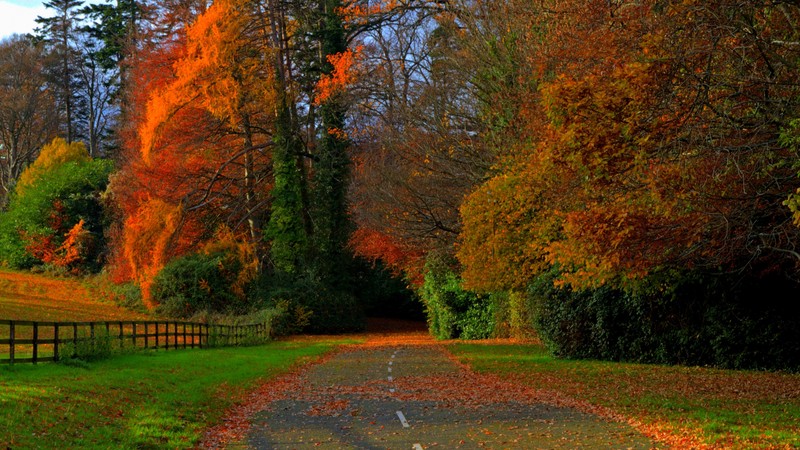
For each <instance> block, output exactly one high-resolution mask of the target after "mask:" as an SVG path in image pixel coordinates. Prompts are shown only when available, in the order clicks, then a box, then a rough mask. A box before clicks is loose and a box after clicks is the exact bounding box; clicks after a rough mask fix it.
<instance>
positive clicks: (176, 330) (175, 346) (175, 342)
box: [172, 322, 178, 350]
mask: <svg viewBox="0 0 800 450" xmlns="http://www.w3.org/2000/svg"><path fill="white" fill-rule="evenodd" d="M172 324H173V325H175V340H173V341H172V348H174V349H175V350H177V349H178V322H172Z"/></svg>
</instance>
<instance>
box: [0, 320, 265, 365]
mask: <svg viewBox="0 0 800 450" xmlns="http://www.w3.org/2000/svg"><path fill="white" fill-rule="evenodd" d="M268 334H269V330H268V327H267V325H266V324H252V325H214V324H205V323H192V322H176V321H114V322H31V321H19V320H0V364H14V363H34V364H36V363H38V362H45V361H58V360H59V359H61V358H69V357H73V356H76V355H77V354H79V353H80V350H79V349H82V348H83V349H86V348H89V349H97V348H100V347H101V346H102V347H103V349H104V350H106V351H113V350H117V349H120V350H121V349H126V348H143V349H164V350H169V349H179V348H204V347H213V346H225V345H240V344H244V343H248V342H250V341H252V340H254V339H267V338H268V337H269V336H268ZM65 353H66V354H65Z"/></svg>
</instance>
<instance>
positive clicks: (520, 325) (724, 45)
mask: <svg viewBox="0 0 800 450" xmlns="http://www.w3.org/2000/svg"><path fill="white" fill-rule="evenodd" d="M45 5H46V6H47V7H48V10H49V11H50V12H51V13H52V14H51V15H50V16H48V17H42V18H40V19H39V21H38V22H39V23H40V28H39V29H38V30H37V32H36V33H35V35H33V36H27V37H23V36H16V37H13V38H10V39H7V40H5V41H3V42H2V43H1V44H0V79H1V80H2V83H0V143H2V147H1V148H2V152H3V157H2V159H0V186H2V187H3V195H4V196H5V197H4V204H6V205H7V207H6V208H7V211H6V212H5V213H3V216H2V219H0V226H2V228H1V229H2V230H3V232H4V233H6V236H4V237H3V239H4V241H3V242H8V243H9V244H7V245H6V247H7V249H6V250H3V252H0V253H3V254H0V258H2V260H3V261H5V264H7V265H11V266H18V267H30V266H32V265H33V266H36V265H45V266H47V265H50V266H52V265H54V264H56V261H63V258H64V257H65V256H64V255H66V252H67V250H68V249H66V247H65V248H63V249H62V250H60V251H61V256H60V258H62V259H56V258H55V257H54V256H50V257H49V258H50V259H46V258H43V257H42V253H41V249H36V248H34V247H35V246H31V245H28V246H24V245H23V246H22V247H20V246H16V247H15V246H13V245H11V244H10V242H13V241H15V240H20V239H21V241H20V242H24V239H25V236H30V234H29V233H30V232H31V230H32V229H33V228H31V229H30V230H29V229H28V228H25V227H33V225H20V224H19V223H18V222H12V220H13V217H16V216H15V214H16V215H19V214H21V213H20V212H18V210H19V208H21V206H20V205H22V203H21V199H22V198H23V197H25V196H31V195H40V194H36V192H38V190H42V192H45V191H47V192H51V193H52V194H47V195H50V197H48V196H47V195H44V194H41V195H40V197H41V198H43V199H45V198H47V199H50V200H47V201H44V200H43V201H42V202H41V206H40V208H41V211H40V212H39V214H40V215H42V217H62V216H65V213H64V211H63V208H64V204H65V203H64V200H63V199H61V198H55V197H53V198H51V197H52V196H53V195H56V194H55V193H54V192H56V191H54V190H52V188H45V187H44V184H46V183H44V182H38V184H37V183H36V182H34V183H32V182H30V181H24V179H25V176H26V173H28V172H29V171H33V170H37V171H39V172H38V173H39V175H37V176H38V177H39V178H38V179H39V180H42V179H47V177H48V176H50V175H46V174H42V172H43V171H44V172H48V173H50V172H52V173H62V172H59V170H61V171H63V172H64V173H65V175H64V176H66V173H67V172H69V171H68V170H67V169H58V167H61V166H63V165H64V164H67V162H60V163H59V164H55V163H53V164H51V165H49V166H48V165H47V164H48V163H44V162H42V163H40V162H39V160H38V159H36V157H37V154H38V152H39V151H40V149H42V148H47V147H45V144H47V143H48V142H50V141H51V140H52V139H53V138H54V137H56V136H59V137H61V138H63V139H64V141H63V142H62V141H55V142H54V143H53V144H50V145H52V146H61V147H64V148H67V147H65V146H69V145H70V144H71V143H73V142H82V143H83V145H84V146H85V149H86V150H85V151H86V156H85V157H84V156H81V158H85V160H84V159H81V161H83V162H80V163H78V162H75V161H73V162H72V163H69V164H78V165H80V164H83V165H85V166H86V167H89V166H88V165H91V164H95V163H94V162H93V161H94V160H95V159H104V160H111V161H113V163H114V170H113V173H111V175H110V178H109V180H108V181H107V182H103V183H93V184H91V187H92V189H95V190H94V191H92V190H91V189H89V188H88V187H86V186H83V187H80V188H78V187H75V189H79V190H80V192H82V194H81V195H84V196H88V197H91V198H92V199H94V201H96V202H97V204H102V205H103V206H102V210H103V211H104V213H103V215H102V217H99V216H98V217H96V216H97V215H96V214H95V216H93V217H89V216H85V215H82V213H80V212H72V213H70V214H69V215H67V216H69V220H68V221H67V222H69V223H67V222H65V221H64V220H58V221H57V220H55V219H52V220H50V221H49V222H47V221H44V222H41V223H38V224H36V227H38V228H37V230H38V231H37V233H40V234H41V235H47V236H51V240H52V246H53V248H52V249H51V250H52V251H53V252H55V253H58V249H60V248H62V247H63V246H64V245H67V243H68V242H67V241H69V242H72V241H76V239H77V237H76V236H78V234H80V233H79V232H83V231H81V230H84V231H86V232H87V233H92V235H93V236H94V237H93V238H92V240H91V242H92V244H91V245H92V248H93V249H94V250H92V251H88V250H86V251H83V253H80V255H81V256H80V257H77V256H76V257H75V258H73V259H72V260H70V262H69V264H61V265H62V266H64V267H68V268H69V269H70V270H72V271H78V272H79V271H82V270H83V271H86V270H90V271H92V270H98V269H99V268H100V267H103V269H102V270H103V271H104V272H105V273H107V274H109V276H110V277H111V278H112V279H113V280H114V281H115V282H117V283H126V282H132V283H135V284H136V285H137V286H138V287H139V288H140V289H141V292H142V299H143V301H144V303H145V304H146V305H147V306H148V307H149V308H151V309H157V310H159V308H160V310H161V311H165V312H169V314H173V315H184V316H185V315H191V314H194V313H196V312H197V311H199V310H202V309H207V308H212V309H219V310H222V311H227V312H231V313H234V312H241V311H245V310H248V309H252V308H260V307H264V306H268V305H273V306H274V305H277V304H280V305H283V306H282V307H284V308H285V309H286V311H288V312H287V314H289V315H292V314H293V315H294V317H295V318H294V319H292V320H295V322H296V323H295V325H297V326H298V327H301V328H302V327H310V328H311V329H313V330H317V331H330V330H338V331H343V330H347V329H356V328H358V327H360V326H362V324H363V322H362V321H361V317H362V314H363V312H364V311H365V310H372V311H374V310H375V308H377V309H378V310H381V308H383V311H386V310H389V309H392V308H391V307H390V306H388V305H397V304H406V303H408V302H409V301H410V300H409V291H408V290H407V289H405V288H404V285H406V286H408V287H409V288H410V289H412V290H413V291H414V293H415V295H418V296H420V297H421V299H422V302H423V304H424V308H425V312H426V314H427V318H428V323H429V325H430V327H431V331H432V332H433V333H434V334H435V335H437V336H438V337H442V338H449V337H485V336H493V335H507V334H518V335H526V334H529V333H532V332H537V333H538V334H539V335H540V337H542V338H543V339H544V340H545V341H546V342H547V343H548V344H549V345H550V347H551V349H552V350H553V351H554V352H556V353H559V354H563V355H567V356H590V357H604V358H612V359H637V360H647V361H669V362H687V363H713V364H719V365H729V366H730V365H734V366H735V365H742V366H762V365H772V366H792V365H795V366H796V365H797V364H798V363H799V362H800V348H798V345H800V344H798V342H800V339H798V334H797V333H798V331H797V329H798V327H797V326H796V325H797V321H798V314H797V313H798V308H799V307H798V306H797V305H796V304H795V303H796V302H794V301H793V298H796V295H797V294H798V292H800V284H798V283H800V251H798V249H797V248H796V245H797V244H798V242H799V239H800V228H798V225H800V206H798V205H800V178H798V177H799V175H798V172H799V171H800V167H798V160H799V159H798V151H799V150H800V83H799V82H798V80H800V71H798V64H800V28H798V24H800V6H798V5H797V4H796V3H795V2H791V1H769V2H765V1H746V0H713V1H699V0H697V1H694V0H689V1H662V0H649V1H606V0H603V1H599V0H598V1H574V0H541V1H527V0H502V1H484V0H444V1H426V0H400V1H397V0H354V1H344V0H314V1H312V0H302V1H294V0H292V1H280V2H279V1H274V0H216V1H213V2H212V1H208V0H125V1H116V2H110V1H109V2H107V3H103V4H99V5H89V6H86V5H83V4H82V2H80V1H77V0H51V1H50V2H47V3H45ZM21 70H24V71H25V72H26V73H29V74H30V75H29V76H26V77H22V76H20V71H21ZM61 147H59V148H61ZM51 153H52V152H51ZM46 154H47V152H45V151H44V150H42V156H40V157H39V158H40V159H42V158H44V157H45V155H46ZM50 158H51V159H52V157H50ZM34 161H36V162H35V163H34ZM26 167H27V169H26ZM37 167H38V168H37ZM76 167H77V166H76ZM81 167H83V166H81ZM98 167H99V166H98ZM103 167H106V166H103ZM72 170H73V171H74V170H77V169H72ZM86 170H88V169H86ZM97 170H100V169H97ZM109 172H111V171H110V170H109ZM93 173H95V172H93ZM31 176H32V175H31ZM40 185H41V186H40ZM23 186H24V188H23ZM47 189H50V190H47ZM86 189H89V191H86ZM58 192H60V191H58ZM59 195H60V194H59ZM64 195H66V194H64ZM88 197H87V198H88ZM76 211H77V210H76ZM87 214H88V213H87ZM78 224H81V225H80V230H77V231H75V230H74V229H73V227H77V226H78ZM48 227H49V228H48ZM26 233H27V234H26ZM42 233H43V234H42ZM48 233H49V234H48ZM70 233H71V234H70ZM84 241H85V242H89V240H88V238H85V239H84ZM81 242H83V241H81ZM69 245H72V244H69ZM86 245H87V249H88V248H89V247H88V244H86ZM60 246H61V247H60ZM0 247H2V246H0ZM12 247H13V248H12ZM23 247H24V248H23ZM0 250H1V249H0ZM12 250H13V251H12ZM25 252H27V254H25ZM37 252H39V253H37ZM51 253H52V252H51ZM55 253H54V254H55ZM73 254H75V255H77V254H78V253H75V252H74V251H73ZM82 263H84V265H83V266H81V264H82ZM56 265H57V264H56ZM189 267H191V268H193V269H192V270H188V269H187V268H189ZM192 273H194V274H195V275H191V274H192ZM198 273H202V274H203V275H202V276H201V275H197V274H198ZM187 277H188V278H189V279H188V280H187ZM192 277H195V278H192ZM176 286H180V289H177V288H176ZM204 293H205V294H204ZM209 294H210V295H211V296H212V297H213V298H215V299H216V300H214V301H213V302H211V303H209V304H206V303H203V300H202V299H203V298H206V297H208V296H209ZM765 295H766V296H768V297H769V298H768V299H767V300H764V298H763V297H764V296H765ZM404 302H405V303H404ZM308 317H310V318H311V319H310V322H309V323H308V324H306V322H305V319H307V318H308ZM292 320H289V322H292ZM290 328H291V327H290ZM534 330H535V331H534ZM774 342H784V343H788V344H787V345H784V346H783V348H782V349H778V348H777V346H776V345H775V344H774ZM792 342H793V343H794V344H791V343H792ZM770 343H773V344H770ZM734 349H736V350H734ZM755 355H761V356H755ZM767 361H772V362H771V363H770V362H767Z"/></svg>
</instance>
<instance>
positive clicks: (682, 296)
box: [529, 270, 800, 370]
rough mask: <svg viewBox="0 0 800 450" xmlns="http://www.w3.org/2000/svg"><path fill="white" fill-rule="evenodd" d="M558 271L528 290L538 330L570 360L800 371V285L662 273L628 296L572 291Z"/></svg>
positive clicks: (554, 349)
mask: <svg viewBox="0 0 800 450" xmlns="http://www.w3.org/2000/svg"><path fill="white" fill-rule="evenodd" d="M557 275H558V274H557V271H556V270H553V271H551V272H548V273H545V274H542V275H540V276H539V277H538V278H537V279H536V280H535V281H534V282H533V283H532V284H531V285H530V289H529V298H530V301H531V302H532V303H533V304H534V308H535V325H536V328H537V330H538V331H539V333H540V336H541V338H542V340H543V341H544V342H545V344H546V345H547V346H548V348H549V349H550V351H551V352H552V353H553V354H554V355H556V356H561V357H567V358H593V359H606V360H625V361H636V362H647V363H664V364H684V365H713V366H717V367H725V368H736V369H764V368H769V369H789V370H797V369H798V368H800V306H798V305H797V303H796V302H794V301H793V300H792V299H794V298H797V296H798V294H800V286H798V285H797V284H796V283H794V282H793V281H791V280H788V279H784V278H783V277H781V276H779V275H777V274H775V275H772V276H769V277H766V278H764V277H747V276H745V277H742V276H737V277H734V276H731V275H728V276H710V275H700V274H697V273H690V272H687V273H660V274H655V275H653V276H651V277H650V278H648V279H647V280H645V281H644V282H642V283H640V284H639V285H638V286H636V287H635V288H633V289H631V290H629V291H622V290H618V289H611V288H608V287H601V288H597V289H591V290H583V291H573V290H571V289H570V288H568V287H563V288H557V287H555V286H554V285H553V281H554V279H555V278H556V277H557Z"/></svg>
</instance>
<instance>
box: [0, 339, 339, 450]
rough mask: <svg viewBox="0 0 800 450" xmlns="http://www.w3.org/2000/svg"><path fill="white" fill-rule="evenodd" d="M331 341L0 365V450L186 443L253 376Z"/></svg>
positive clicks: (280, 368) (304, 357) (316, 352)
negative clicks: (73, 363)
mask: <svg viewBox="0 0 800 450" xmlns="http://www.w3.org/2000/svg"><path fill="white" fill-rule="evenodd" d="M337 343H338V341H319V340H317V341H314V340H309V341H305V342H273V343H270V344H268V345H263V346H257V347H243V348H222V349H204V350H178V351H169V352H164V351H160V352H146V353H134V354H128V355H121V356H117V357H114V358H111V359H108V360H105V361H99V362H95V363H91V364H88V365H87V366H86V367H69V366H64V365H60V364H41V365H38V366H33V365H27V364H26V365H15V366H5V367H0V448H6V447H10V448H37V447H60V448H186V447H192V446H193V445H194V444H196V443H197V441H198V439H200V438H201V433H202V431H203V430H204V429H206V428H207V427H209V426H210V425H213V424H214V423H216V422H217V421H219V420H220V418H221V417H222V415H223V413H224V412H225V410H226V409H227V408H229V407H230V406H232V405H233V404H234V403H235V402H237V400H240V399H241V398H242V396H243V394H244V393H245V392H246V391H247V390H248V389H250V388H253V387H254V386H255V385H257V383H258V382H259V381H263V380H265V379H267V378H269V377H272V376H275V375H277V374H280V373H284V372H286V371H287V370H289V369H290V368H291V367H293V366H294V365H295V364H297V363H299V362H305V361H308V360H309V359H313V358H316V357H319V356H320V355H322V354H323V353H325V352H327V351H329V350H331V349H332V348H333V347H335V345H336V344H337Z"/></svg>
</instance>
